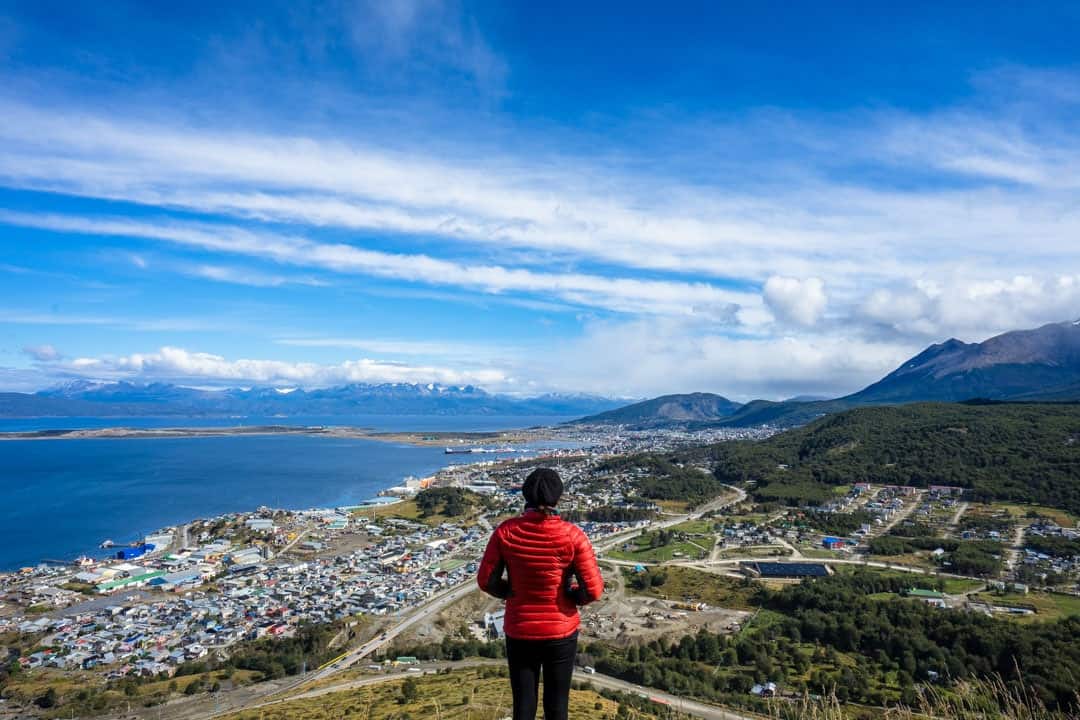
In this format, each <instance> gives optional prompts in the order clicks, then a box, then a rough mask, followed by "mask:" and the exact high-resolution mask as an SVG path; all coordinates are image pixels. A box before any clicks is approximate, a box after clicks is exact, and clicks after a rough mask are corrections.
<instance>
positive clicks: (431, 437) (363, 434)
mask: <svg viewBox="0 0 1080 720" xmlns="http://www.w3.org/2000/svg"><path fill="white" fill-rule="evenodd" d="M265 435H317V436H323V437H332V438H357V439H363V440H375V441H378V442H386V443H397V444H404V445H412V446H415V447H442V446H446V445H454V444H457V445H461V444H464V443H469V444H472V445H476V446H485V445H492V444H496V443H498V444H520V443H530V442H537V441H541V440H551V439H554V438H555V436H556V435H557V433H556V431H555V428H554V427H536V428H526V429H522V430H505V431H481V432H453V431H436V432H420V431H396V432H395V431H377V430H372V429H370V428H362V427H350V426H323V425H311V426H297V425H239V426H233V427H174V428H133V427H122V426H118V427H108V428H92V429H56V430H53V429H49V430H19V431H8V432H0V441H4V440H9V441H11V440H130V439H151V440H152V439H161V438H205V437H243V436H265Z"/></svg>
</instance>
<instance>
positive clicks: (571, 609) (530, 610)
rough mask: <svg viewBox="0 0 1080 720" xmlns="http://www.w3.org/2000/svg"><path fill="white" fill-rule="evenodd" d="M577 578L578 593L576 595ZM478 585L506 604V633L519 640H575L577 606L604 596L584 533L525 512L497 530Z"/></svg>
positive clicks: (557, 519)
mask: <svg viewBox="0 0 1080 720" xmlns="http://www.w3.org/2000/svg"><path fill="white" fill-rule="evenodd" d="M503 571H506V572H507V573H508V575H509V579H508V580H504V579H503V577H502V576H503ZM574 577H576V578H577V587H576V588H574V589H571V585H572V579H573V578H574ZM476 582H477V584H478V585H480V589H481V590H483V591H484V592H486V593H489V594H490V595H494V596H495V597H498V598H504V599H505V600H506V618H505V619H504V621H503V628H504V629H505V631H506V635H507V637H511V638H514V639H515V640H557V639H560V638H564V637H568V636H570V635H572V634H573V633H574V631H575V630H577V629H578V626H579V625H580V624H581V619H580V617H579V616H578V610H577V606H578V605H584V604H586V603H589V602H592V601H593V600H597V599H598V598H599V597H600V594H601V593H602V592H603V591H604V580H603V578H601V577H600V568H599V567H597V565H596V555H595V553H593V549H592V545H591V544H590V543H589V538H588V537H586V535H585V533H584V532H582V530H581V528H579V527H578V526H577V525H574V524H573V523H570V522H567V521H566V520H563V519H562V518H561V517H559V516H558V515H549V514H546V513H543V512H539V511H537V510H526V511H525V512H524V513H523V514H521V515H519V516H517V517H514V518H510V519H509V520H506V521H505V522H503V523H502V524H500V525H499V527H497V528H495V532H493V533H492V534H491V540H489V541H488V545H487V550H485V551H484V559H483V560H481V561H480V572H479V573H478V574H477V577H476Z"/></svg>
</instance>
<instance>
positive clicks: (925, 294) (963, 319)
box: [856, 273, 1080, 341]
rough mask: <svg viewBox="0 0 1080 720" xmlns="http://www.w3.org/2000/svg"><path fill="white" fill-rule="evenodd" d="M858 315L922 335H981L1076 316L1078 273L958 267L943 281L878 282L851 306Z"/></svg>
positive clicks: (1079, 305) (977, 337) (906, 333)
mask: <svg viewBox="0 0 1080 720" xmlns="http://www.w3.org/2000/svg"><path fill="white" fill-rule="evenodd" d="M856 313H857V317H858V318H859V319H860V320H862V321H869V322H871V323H877V324H880V325H882V326H885V327H887V328H889V329H890V330H892V331H894V332H896V333H897V334H899V335H903V336H907V337H917V338H923V339H926V340H935V341H936V340H938V339H944V338H945V337H947V336H955V337H960V338H961V339H964V340H981V339H984V338H985V337H986V336H990V335H995V334H998V333H1001V332H1005V331H1007V330H1017V329H1024V328H1031V327H1037V326H1040V325H1044V324H1046V323H1051V322H1060V321H1063V320H1069V319H1073V318H1075V317H1080V275H1056V274H1046V275H1040V276H1032V275H1013V276H1011V277H1004V278H1000V279H995V280H977V279H972V278H969V277H966V276H965V275H964V274H963V273H957V274H954V275H952V276H950V277H948V278H945V279H944V281H943V282H937V281H927V280H923V281H919V282H915V283H911V284H909V285H897V286H893V287H889V288H880V289H878V290H875V291H873V292H872V293H870V294H869V295H868V296H867V297H866V298H865V300H863V302H862V303H861V304H860V306H859V307H858V308H857V310H856Z"/></svg>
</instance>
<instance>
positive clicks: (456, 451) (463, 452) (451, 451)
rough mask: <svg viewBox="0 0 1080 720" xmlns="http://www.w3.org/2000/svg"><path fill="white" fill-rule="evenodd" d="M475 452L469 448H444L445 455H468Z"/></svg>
mask: <svg viewBox="0 0 1080 720" xmlns="http://www.w3.org/2000/svg"><path fill="white" fill-rule="evenodd" d="M473 452H475V450H471V449H469V448H446V454H447V455H468V454H470V453H473Z"/></svg>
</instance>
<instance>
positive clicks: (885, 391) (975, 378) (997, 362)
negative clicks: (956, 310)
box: [720, 321, 1080, 427]
mask: <svg viewBox="0 0 1080 720" xmlns="http://www.w3.org/2000/svg"><path fill="white" fill-rule="evenodd" d="M974 399H985V400H1022V401H1036V400H1049V401H1072V400H1080V321H1077V322H1063V323H1054V324H1051V325H1044V326H1043V327H1041V328H1036V329H1034V330H1016V331H1013V332H1007V333H1004V334H1002V335H997V336H995V337H992V338H990V339H989V340H986V341H985V342H981V343H965V342H961V341H959V340H956V339H952V340H947V341H946V342H943V343H940V344H937V345H931V346H930V347H928V348H927V349H926V350H923V351H922V352H921V353H919V354H918V355H916V356H915V357H913V358H911V359H910V360H908V361H907V362H905V363H903V364H902V365H901V366H900V367H898V368H897V369H896V370H894V371H892V372H891V373H889V374H888V375H886V376H885V377H884V378H882V379H881V380H879V381H878V382H876V383H874V384H872V385H870V386H868V387H866V388H864V389H863V390H860V391H859V392H857V393H853V394H851V395H847V396H845V397H842V398H837V399H836V400H823V401H814V402H800V401H797V400H787V401H784V402H779V403H776V402H768V401H765V400H755V401H753V402H750V403H747V404H746V405H744V406H743V407H742V408H741V409H740V410H739V411H738V412H736V413H733V414H732V415H731V416H730V417H728V418H726V419H724V420H723V421H722V422H721V423H720V424H722V425H728V426H732V427H750V426H754V425H762V424H770V425H776V426H779V427H794V426H797V425H802V424H805V423H807V422H810V421H812V420H814V419H816V418H819V417H822V416H824V415H828V414H830V413H835V412H840V411H843V410H847V409H850V408H855V407H861V406H866V405H885V404H902V403H910V402H961V401H964V400H974Z"/></svg>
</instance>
